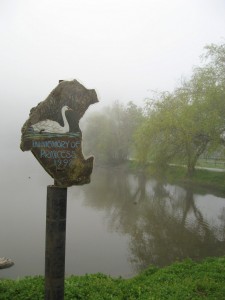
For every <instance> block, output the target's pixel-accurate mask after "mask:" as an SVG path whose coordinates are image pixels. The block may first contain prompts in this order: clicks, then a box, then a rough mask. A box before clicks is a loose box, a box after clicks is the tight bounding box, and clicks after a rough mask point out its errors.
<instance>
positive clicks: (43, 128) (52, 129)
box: [31, 106, 72, 133]
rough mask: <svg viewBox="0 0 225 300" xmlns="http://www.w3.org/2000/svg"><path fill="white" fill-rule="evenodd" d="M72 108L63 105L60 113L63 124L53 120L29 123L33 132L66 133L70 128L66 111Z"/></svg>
mask: <svg viewBox="0 0 225 300" xmlns="http://www.w3.org/2000/svg"><path fill="white" fill-rule="evenodd" d="M67 110H72V109H71V108H69V107H68V106H63V107H62V110H61V113H62V118H63V122H64V126H61V125H60V124H59V123H58V122H56V121H53V120H49V119H46V120H43V121H40V122H38V123H36V124H33V125H31V127H32V128H33V129H34V131H35V132H39V133H41V132H49V133H67V132H69V130H70V127H69V123H68V121H67V118H66V111H67Z"/></svg>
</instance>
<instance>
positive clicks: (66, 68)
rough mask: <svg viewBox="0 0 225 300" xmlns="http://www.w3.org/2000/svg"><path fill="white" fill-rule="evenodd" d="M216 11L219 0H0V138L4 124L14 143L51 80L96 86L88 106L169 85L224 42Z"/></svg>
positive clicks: (224, 7) (224, 6)
mask: <svg viewBox="0 0 225 300" xmlns="http://www.w3.org/2000/svg"><path fill="white" fill-rule="evenodd" d="M224 16H225V1H224V0H170V1H168V0H38V1H37V0H0V32H1V47H0V54H1V55H0V63H1V73H0V76H1V91H0V96H1V104H2V112H3V114H2V115H3V117H2V118H1V135H2V137H3V136H6V132H5V128H6V127H5V124H6V123H7V128H8V129H11V130H12V134H13V135H14V134H15V136H16V143H18V142H19V139H20V128H21V127H22V125H23V123H24V122H25V120H26V119H27V118H28V114H29V110H30V108H31V107H33V106H36V105H37V103H38V102H40V101H42V100H44V99H45V98H46V97H47V96H48V94H49V93H50V92H51V90H52V89H53V88H54V87H55V86H56V85H57V84H58V80H59V79H73V78H75V79H77V80H78V81H80V82H81V83H82V84H84V86H85V87H87V88H94V89H96V91H97V94H98V97H99V99H100V101H101V104H96V105H95V106H96V107H97V105H100V106H99V107H101V105H103V104H104V105H108V104H110V103H112V101H114V100H120V101H123V102H128V101H130V100H132V101H134V102H135V103H136V104H140V105H142V104H143V100H144V99H145V98H147V97H149V96H150V93H151V90H172V89H173V88H174V87H175V86H176V85H177V84H178V83H179V79H180V78H181V76H184V77H188V76H189V75H190V73H191V70H192V67H193V66H194V65H197V64H199V62H200V61H199V56H200V55H201V54H202V53H203V47H204V46H205V45H206V44H210V43H224V38H225V18H224ZM92 109H93V108H92ZM9 115H10V119H9V118H8V116H9ZM12 121H13V122H12ZM16 143H15V145H17V146H18V144H16ZM6 144H7V143H5V145H6Z"/></svg>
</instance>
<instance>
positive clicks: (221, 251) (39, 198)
mask: <svg viewBox="0 0 225 300" xmlns="http://www.w3.org/2000/svg"><path fill="white" fill-rule="evenodd" d="M22 155H24V154H23V153H22ZM21 158H22V156H21ZM3 165H4V163H3ZM4 168H5V170H6V168H7V162H5V165H4V166H3V167H2V170H4ZM13 168H14V169H13V170H14V171H13V170H12V173H11V175H10V180H9V178H7V176H4V177H3V178H1V209H0V257H3V256H6V257H9V258H12V259H13V260H14V261H15V265H14V266H13V267H12V268H10V269H4V270H0V277H1V278H5V277H10V278H17V277H23V276H26V275H35V274H44V252H45V249H44V247H45V245H44V243H45V209H46V208H45V205H46V186H47V185H48V184H52V180H51V178H50V177H49V176H48V175H47V174H45V172H44V171H43V170H42V169H41V167H40V166H39V165H38V163H37V162H36V161H35V160H34V158H33V157H32V156H31V155H30V156H28V155H27V156H26V164H25V165H24V161H21V160H20V159H18V160H17V162H16V163H14V165H13ZM29 177H30V178H29ZM66 249H67V252H66V275H69V274H79V275H80V274H85V273H96V272H103V273H105V274H110V275H112V276H120V275H121V276H123V277H131V276H133V275H135V274H137V273H138V272H139V271H140V270H143V269H145V268H146V267H147V266H148V265H149V264H155V265H157V266H164V265H168V264H170V263H172V262H173V261H175V260H179V259H183V258H186V257H191V258H193V259H195V260H199V259H202V258H204V257H207V256H219V255H225V199H224V198H222V197H220V196H218V195H215V194H213V193H208V192H207V191H201V192H197V191H195V190H193V189H191V188H188V189H187V188H183V187H179V186H176V185H169V184H162V183H160V182H157V181H155V180H149V179H148V178H146V177H145V176H144V175H143V174H132V173H128V172H126V171H124V170H122V169H117V168H112V169H106V168H95V170H94V173H93V175H92V182H91V184H89V185H85V186H83V187H72V188H69V189H68V213H67V245H66Z"/></svg>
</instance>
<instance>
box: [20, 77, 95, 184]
mask: <svg viewBox="0 0 225 300" xmlns="http://www.w3.org/2000/svg"><path fill="white" fill-rule="evenodd" d="M96 102H98V98H97V95H96V92H95V90H89V89H86V88H85V87H84V86H83V85H81V84H80V83H79V82H78V81H77V80H72V81H60V83H59V84H58V85H57V87H56V88H55V89H54V90H53V91H52V92H51V93H50V95H49V96H48V97H47V98H46V100H44V101H42V102H40V103H39V104H38V105H37V106H36V107H34V108H32V109H31V111H30V115H29V119H28V120H27V121H26V122H25V124H24V125H23V127H22V137H21V145H20V148H21V150H22V151H28V150H30V151H31V152H32V153H33V155H34V156H35V157H36V159H37V160H38V161H39V163H40V164H41V165H42V166H43V168H44V169H45V170H46V171H47V172H48V174H49V175H50V176H51V177H53V178H54V179H55V184H56V185H57V186H59V187H69V186H72V185H82V184H86V183H89V182H90V175H91V173H92V169H93V159H94V158H93V157H89V158H87V159H85V158H84V156H83V153H82V132H81V130H80V127H79V121H80V119H81V117H82V116H83V115H84V113H85V111H86V110H87V108H88V107H89V105H90V104H94V103H96Z"/></svg>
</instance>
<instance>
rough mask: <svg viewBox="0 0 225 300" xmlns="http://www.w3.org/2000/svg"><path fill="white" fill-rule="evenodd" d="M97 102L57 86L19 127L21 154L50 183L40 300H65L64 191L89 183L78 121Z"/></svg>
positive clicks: (73, 86)
mask: <svg viewBox="0 0 225 300" xmlns="http://www.w3.org/2000/svg"><path fill="white" fill-rule="evenodd" d="M96 102H98V98H97V95H96V92H95V90H88V89H86V88H85V87H84V86H83V85H81V84H80V83H79V82H78V81H77V80H72V81H64V80H60V81H59V84H58V86H57V87H56V88H55V89H54V90H53V91H52V92H51V93H50V95H49V96H48V97H47V98H46V100H44V101H42V102H40V103H39V104H38V105H37V106H36V107H35V108H32V109H31V111H30V116H29V119H28V120H27V121H26V122H25V124H24V125H23V127H22V137H21V145H20V148H21V150H22V151H28V150H30V151H31V152H32V153H33V155H34V156H35V158H36V159H37V160H38V161H39V163H40V164H41V165H42V167H43V168H44V169H45V170H46V172H48V174H49V175H50V176H51V177H52V178H54V185H52V186H48V187H47V208H46V245H45V300H53V299H54V300H63V299H64V279H65V243H66V207H67V187H69V186H73V185H83V184H88V183H90V176H91V173H92V169H93V160H94V158H93V157H89V158H87V159H84V156H83V153H82V148H81V147H82V143H81V142H82V133H81V130H80V127H79V120H80V118H81V117H82V116H83V115H84V113H85V111H86V110H87V108H88V107H89V105H90V104H94V103H96Z"/></svg>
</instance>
